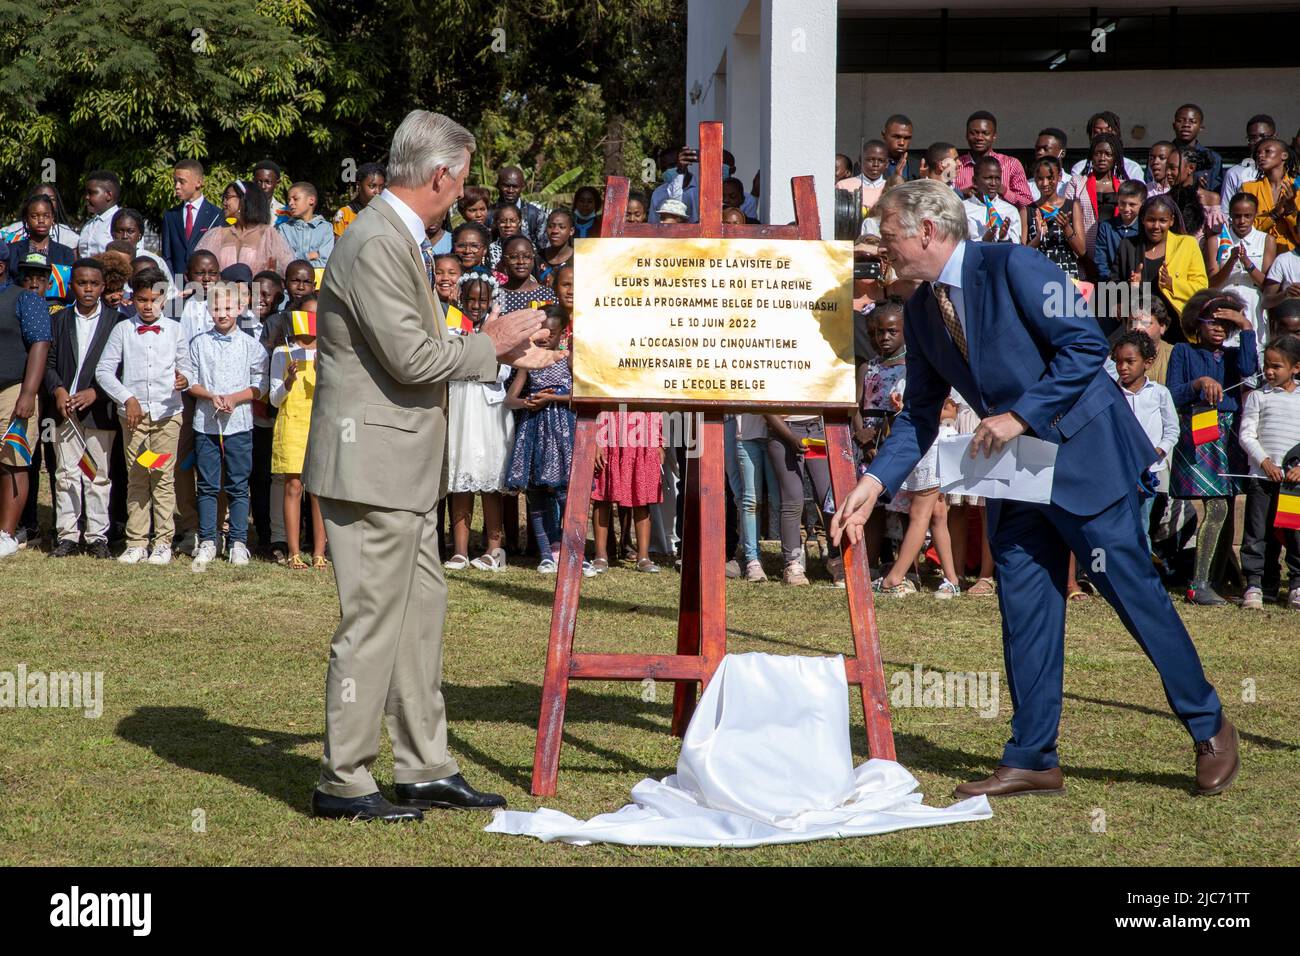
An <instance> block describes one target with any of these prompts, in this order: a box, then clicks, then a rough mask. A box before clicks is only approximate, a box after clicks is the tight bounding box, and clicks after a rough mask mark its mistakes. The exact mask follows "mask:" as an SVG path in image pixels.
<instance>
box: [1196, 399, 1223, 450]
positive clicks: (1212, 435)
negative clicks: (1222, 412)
mask: <svg viewBox="0 0 1300 956" xmlns="http://www.w3.org/2000/svg"><path fill="white" fill-rule="evenodd" d="M1218 439H1219V410H1218V409H1217V408H1215V407H1214V406H1213V405H1194V406H1192V444H1193V445H1204V444H1206V443H1208V442H1212V441H1218Z"/></svg>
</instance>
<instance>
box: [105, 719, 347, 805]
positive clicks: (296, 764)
mask: <svg viewBox="0 0 1300 956" xmlns="http://www.w3.org/2000/svg"><path fill="white" fill-rule="evenodd" d="M116 733H117V736H119V737H121V738H122V739H123V740H125V741H128V742H129V743H133V744H135V745H137V746H139V747H143V748H145V749H146V750H151V751H153V752H154V753H155V754H157V755H158V756H159V757H162V758H163V759H164V760H167V761H170V762H171V763H174V764H175V765H176V766H178V767H184V768H186V769H187V770H197V771H199V772H200V773H211V774H217V775H219V776H222V777H225V778H226V779H227V780H231V781H233V782H235V783H237V784H239V785H240V786H243V787H248V788H250V789H252V790H257V791H259V792H261V793H264V794H266V795H267V796H268V797H274V798H275V799H277V800H279V801H281V802H283V803H285V804H287V805H288V806H290V807H292V808H293V809H294V810H298V811H300V812H302V813H306V812H307V811H308V807H309V805H310V802H311V791H312V787H313V786H315V781H316V778H317V776H318V775H319V774H320V761H318V760H316V759H315V758H313V757H304V756H303V755H302V754H297V753H293V750H294V748H296V747H298V746H300V745H302V744H305V743H315V742H319V741H320V739H321V738H320V735H319V734H297V733H285V732H283V731H278V730H267V729H266V728H264V727H241V726H239V725H237V724H227V723H223V722H222V721H220V720H214V719H212V718H211V717H209V716H208V715H207V713H206V712H205V711H203V710H201V709H200V708H198V707H139V708H136V710H135V712H134V713H132V714H130V715H128V716H126V717H123V718H122V719H121V720H120V721H119V722H118V725H117V728H116Z"/></svg>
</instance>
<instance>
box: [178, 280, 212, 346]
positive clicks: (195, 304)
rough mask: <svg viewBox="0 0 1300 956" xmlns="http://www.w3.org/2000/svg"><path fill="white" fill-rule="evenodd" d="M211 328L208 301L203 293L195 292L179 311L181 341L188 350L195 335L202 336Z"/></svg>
mask: <svg viewBox="0 0 1300 956" xmlns="http://www.w3.org/2000/svg"><path fill="white" fill-rule="evenodd" d="M210 328H212V313H211V312H209V311H208V300H207V299H206V298H205V297H204V296H203V293H201V292H196V293H194V295H192V296H190V297H189V298H188V299H186V300H185V307H184V308H183V309H182V310H181V340H182V341H183V342H184V343H185V348H186V349H187V350H188V349H189V347H190V343H191V342H193V341H194V337H195V336H196V335H202V334H203V333H204V332H206V331H207V330H208V329H210Z"/></svg>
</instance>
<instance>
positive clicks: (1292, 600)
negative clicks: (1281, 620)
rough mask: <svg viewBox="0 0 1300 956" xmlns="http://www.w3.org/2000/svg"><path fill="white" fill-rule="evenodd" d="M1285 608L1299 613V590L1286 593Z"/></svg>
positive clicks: (1294, 589)
mask: <svg viewBox="0 0 1300 956" xmlns="http://www.w3.org/2000/svg"><path fill="white" fill-rule="evenodd" d="M1286 606H1287V607H1289V608H1290V609H1291V610H1293V611H1300V588H1292V589H1291V590H1290V591H1288V592H1287V594H1286Z"/></svg>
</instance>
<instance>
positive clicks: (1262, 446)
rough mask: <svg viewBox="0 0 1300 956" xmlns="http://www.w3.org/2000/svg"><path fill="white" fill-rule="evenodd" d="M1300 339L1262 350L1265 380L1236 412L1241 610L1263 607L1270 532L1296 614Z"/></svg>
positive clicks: (1273, 564)
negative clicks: (1241, 488) (1245, 461)
mask: <svg viewBox="0 0 1300 956" xmlns="http://www.w3.org/2000/svg"><path fill="white" fill-rule="evenodd" d="M1297 376H1300V337H1297V336H1294V335H1283V336H1280V337H1279V338H1277V339H1276V340H1274V341H1273V342H1270V343H1269V346H1268V348H1266V349H1265V350H1264V381H1265V382H1267V383H1268V384H1267V385H1266V386H1265V387H1264V388H1261V389H1257V390H1256V391H1253V392H1251V393H1250V394H1249V395H1248V396H1247V397H1246V403H1245V408H1244V409H1243V410H1242V413H1241V447H1242V449H1243V450H1244V451H1245V452H1246V457H1247V458H1249V459H1250V478H1248V479H1247V480H1246V483H1245V484H1246V528H1245V533H1244V534H1243V536H1242V541H1241V570H1242V572H1243V573H1244V574H1245V576H1246V594H1245V597H1244V600H1243V601H1242V604H1241V606H1242V607H1243V608H1248V609H1259V608H1262V607H1263V606H1264V591H1263V588H1262V587H1261V586H1260V585H1261V584H1262V583H1268V584H1272V582H1269V581H1267V578H1268V576H1269V573H1270V572H1275V571H1276V569H1277V559H1278V556H1279V555H1278V552H1279V550H1280V548H1279V546H1278V541H1277V538H1276V537H1275V536H1274V532H1273V529H1274V528H1277V529H1280V530H1281V531H1282V537H1283V541H1284V542H1285V544H1286V566H1287V571H1288V573H1289V575H1290V581H1289V582H1288V584H1287V606H1288V607H1290V608H1292V609H1293V610H1300V488H1298V487H1297V482H1300V462H1298V461H1297V458H1300V455H1297V450H1298V448H1300V391H1297V390H1296V377H1297Z"/></svg>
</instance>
